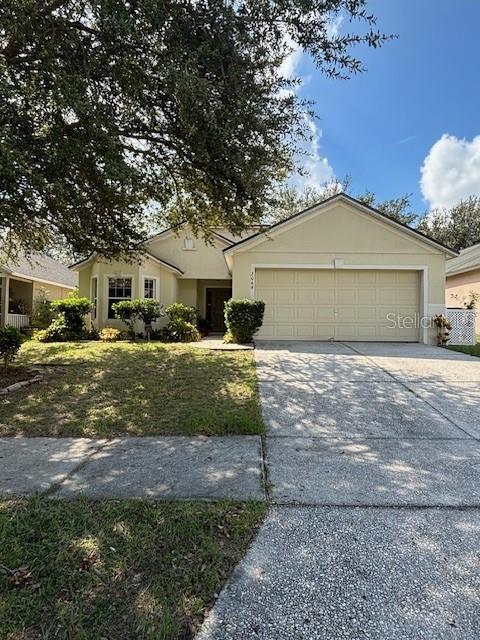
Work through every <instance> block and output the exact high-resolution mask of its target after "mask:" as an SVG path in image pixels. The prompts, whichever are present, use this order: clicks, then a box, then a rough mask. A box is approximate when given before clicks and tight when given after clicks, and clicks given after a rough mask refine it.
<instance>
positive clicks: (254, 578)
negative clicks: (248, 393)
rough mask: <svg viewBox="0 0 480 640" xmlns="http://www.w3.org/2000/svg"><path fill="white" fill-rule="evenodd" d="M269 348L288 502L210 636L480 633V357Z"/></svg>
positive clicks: (278, 468)
mask: <svg viewBox="0 0 480 640" xmlns="http://www.w3.org/2000/svg"><path fill="white" fill-rule="evenodd" d="M255 354H256V359H257V365H258V374H259V380H260V392H261V399H262V408H263V412H264V417H265V421H266V423H267V428H268V435H267V438H266V440H267V442H266V468H267V474H268V475H267V477H268V481H269V486H270V493H271V499H272V502H273V504H274V506H273V509H272V510H271V511H270V514H269V515H268V516H267V519H266V521H265V523H264V525H263V526H262V528H261V529H260V532H259V534H258V536H257V538H256V540H255V542H254V544H253V545H252V547H251V549H250V551H249V553H248V554H247V556H246V558H245V559H244V561H243V562H242V563H241V564H240V566H239V567H238V569H237V571H236V573H235V575H234V578H233V579H232V580H231V582H230V583H229V585H228V586H227V588H226V589H224V591H223V592H222V594H221V596H220V598H219V600H218V603H217V605H216V606H215V608H214V609H213V612H212V614H211V616H210V617H209V618H208V620H207V622H206V624H205V626H204V629H203V631H202V632H201V634H200V636H199V639H201V640H220V639H222V640H237V639H238V640H240V639H243V638H262V639H264V640H267V639H268V640H281V639H283V638H288V639H289V640H290V639H292V640H297V639H305V640H307V639H308V640H310V639H314V638H322V639H325V640H327V639H328V640H336V639H344V638H345V639H348V640H359V639H360V638H371V639H375V640H403V639H409V640H410V639H411V640H419V639H425V640H427V639H428V640H435V639H437V638H438V639H440V638H442V639H443V638H455V639H457V640H459V639H461V640H464V639H472V640H473V639H474V638H475V639H477V638H478V637H480V511H479V506H480V442H479V438H480V359H476V358H473V357H470V356H465V355H463V354H459V353H455V352H451V351H447V350H444V349H439V348H436V347H429V346H423V345H405V344H372V343H305V342H296V343H276V344H275V343H265V344H262V345H260V347H259V348H257V350H256V352H255Z"/></svg>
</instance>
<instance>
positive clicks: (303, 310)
mask: <svg viewBox="0 0 480 640" xmlns="http://www.w3.org/2000/svg"><path fill="white" fill-rule="evenodd" d="M295 319H296V320H299V321H300V322H312V321H315V320H316V319H317V318H316V313H315V307H297V309H296V312H295Z"/></svg>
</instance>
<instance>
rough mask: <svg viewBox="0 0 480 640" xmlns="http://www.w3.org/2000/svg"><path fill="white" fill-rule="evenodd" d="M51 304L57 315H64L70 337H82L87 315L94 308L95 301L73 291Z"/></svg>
mask: <svg viewBox="0 0 480 640" xmlns="http://www.w3.org/2000/svg"><path fill="white" fill-rule="evenodd" d="M51 306H52V309H53V311H54V312H55V313H56V314H57V315H60V314H62V315H63V317H64V319H65V326H66V329H67V333H68V334H69V336H70V338H73V339H75V338H82V337H83V335H84V330H85V316H86V315H87V313H90V312H91V311H92V310H93V303H92V302H90V300H89V299H88V298H81V297H80V296H78V295H76V294H75V293H73V294H70V295H69V296H68V298H65V299H64V300H54V301H53V302H52V304H51Z"/></svg>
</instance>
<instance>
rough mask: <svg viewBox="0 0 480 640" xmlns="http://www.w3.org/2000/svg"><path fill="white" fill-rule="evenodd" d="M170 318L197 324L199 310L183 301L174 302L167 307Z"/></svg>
mask: <svg viewBox="0 0 480 640" xmlns="http://www.w3.org/2000/svg"><path fill="white" fill-rule="evenodd" d="M165 311H166V313H167V315H168V316H169V317H170V320H184V321H185V322H189V323H190V324H193V325H196V324H197V310H196V309H195V307H189V306H188V305H187V304H182V303H181V302H172V304H169V305H168V307H167V308H166V309H165Z"/></svg>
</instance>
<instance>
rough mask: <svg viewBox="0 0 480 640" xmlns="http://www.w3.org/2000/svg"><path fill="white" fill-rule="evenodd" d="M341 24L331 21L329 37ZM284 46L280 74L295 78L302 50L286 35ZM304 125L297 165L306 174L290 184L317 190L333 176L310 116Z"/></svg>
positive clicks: (317, 130)
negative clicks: (286, 49)
mask: <svg viewBox="0 0 480 640" xmlns="http://www.w3.org/2000/svg"><path fill="white" fill-rule="evenodd" d="M341 23H342V19H341V17H340V16H339V17H338V19H337V20H335V21H332V23H331V25H332V26H331V34H330V35H336V34H338V29H339V28H340V26H341ZM285 44H286V45H287V46H288V47H289V49H290V53H289V54H288V56H287V57H286V58H285V60H284V61H283V63H282V65H281V67H280V73H281V75H283V76H284V77H286V78H292V79H293V78H297V77H298V68H299V66H300V62H301V59H302V56H303V50H302V48H301V47H300V46H298V45H297V44H296V43H295V42H294V41H293V40H292V38H291V37H290V36H289V35H288V34H285ZM303 81H304V79H301V82H300V86H301V85H302V84H303ZM297 89H298V87H297ZM287 91H288V90H287ZM305 124H306V127H307V128H308V130H309V132H310V140H309V141H307V142H306V143H305V145H304V146H303V147H304V148H303V149H302V152H303V153H304V154H305V155H302V156H301V158H299V164H301V165H302V167H303V169H305V171H306V173H305V174H304V175H300V174H298V173H296V174H295V175H294V176H292V178H291V180H290V182H291V183H292V184H293V185H295V186H296V187H298V188H299V189H302V188H303V187H314V188H317V189H318V188H319V187H320V186H321V185H322V184H324V183H325V182H328V181H330V180H333V178H334V175H335V174H334V171H333V169H332V167H331V166H330V164H329V162H328V159H327V158H326V157H325V156H322V155H321V153H320V139H321V137H322V132H321V130H320V129H319V128H318V127H317V125H316V124H315V122H314V121H313V119H312V118H311V116H309V115H307V114H306V115H305Z"/></svg>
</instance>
